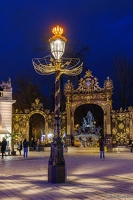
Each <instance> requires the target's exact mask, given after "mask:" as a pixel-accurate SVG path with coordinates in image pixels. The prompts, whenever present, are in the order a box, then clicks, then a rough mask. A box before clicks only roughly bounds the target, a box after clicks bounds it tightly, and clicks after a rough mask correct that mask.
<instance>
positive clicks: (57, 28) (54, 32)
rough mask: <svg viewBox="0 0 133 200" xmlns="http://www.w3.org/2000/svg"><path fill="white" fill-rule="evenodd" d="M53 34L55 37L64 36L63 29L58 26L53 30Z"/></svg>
mask: <svg viewBox="0 0 133 200" xmlns="http://www.w3.org/2000/svg"><path fill="white" fill-rule="evenodd" d="M52 33H53V34H54V35H62V34H63V28H61V27H59V26H56V27H54V28H53V29H52Z"/></svg>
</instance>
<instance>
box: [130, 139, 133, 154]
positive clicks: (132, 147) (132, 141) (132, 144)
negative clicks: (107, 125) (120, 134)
mask: <svg viewBox="0 0 133 200" xmlns="http://www.w3.org/2000/svg"><path fill="white" fill-rule="evenodd" d="M129 146H130V153H132V152H133V139H130V140H129Z"/></svg>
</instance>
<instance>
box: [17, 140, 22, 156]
mask: <svg viewBox="0 0 133 200" xmlns="http://www.w3.org/2000/svg"><path fill="white" fill-rule="evenodd" d="M18 151H19V154H20V156H21V151H22V141H19V143H18Z"/></svg>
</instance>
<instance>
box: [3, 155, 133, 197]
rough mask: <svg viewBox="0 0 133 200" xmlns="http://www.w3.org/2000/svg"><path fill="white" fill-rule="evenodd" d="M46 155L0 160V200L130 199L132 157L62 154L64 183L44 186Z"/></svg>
mask: <svg viewBox="0 0 133 200" xmlns="http://www.w3.org/2000/svg"><path fill="white" fill-rule="evenodd" d="M48 159H49V152H29V157H28V158H27V159H24V158H23V157H22V156H6V157H5V159H3V160H2V159H0V200H9V199H11V200H12V199H13V200H22V199H23V200H69V199H70V200H78V199H80V200H97V199H98V200H133V154H131V153H129V152H123V153H122V152H121V153H106V159H103V160H101V159H100V158H99V154H98V153H91V154H86V153H72V152H66V153H65V160H66V167H67V182H66V183H63V184H52V183H48V181H47V179H48V174H47V172H48Z"/></svg>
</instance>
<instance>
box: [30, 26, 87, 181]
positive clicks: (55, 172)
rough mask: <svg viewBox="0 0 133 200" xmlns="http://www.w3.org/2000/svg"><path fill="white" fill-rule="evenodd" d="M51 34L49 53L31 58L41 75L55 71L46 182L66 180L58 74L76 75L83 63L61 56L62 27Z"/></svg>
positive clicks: (62, 48) (64, 40)
mask: <svg viewBox="0 0 133 200" xmlns="http://www.w3.org/2000/svg"><path fill="white" fill-rule="evenodd" d="M52 32H53V34H54V35H53V36H52V38H50V39H49V42H50V47H51V53H52V55H53V57H54V58H53V57H52V56H51V55H49V56H46V57H43V58H33V59H32V63H33V66H34V69H35V71H36V72H37V73H38V74H41V75H49V74H53V73H55V109H54V139H53V142H52V143H51V153H50V158H49V163H48V182H51V183H65V182H66V163H65V159H64V145H63V143H62V141H61V137H60V121H61V116H60V76H61V75H62V74H67V75H69V76H76V75H78V74H80V73H81V71H82V65H83V63H80V59H78V58H63V57H62V55H63V54H64V51H65V43H66V41H67V39H66V38H65V37H64V36H62V34H63V29H62V28H61V27H59V26H57V27H55V28H53V30H52Z"/></svg>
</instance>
